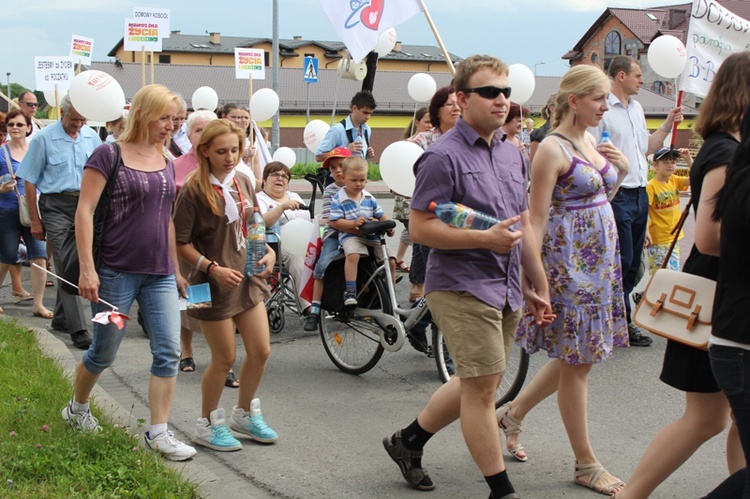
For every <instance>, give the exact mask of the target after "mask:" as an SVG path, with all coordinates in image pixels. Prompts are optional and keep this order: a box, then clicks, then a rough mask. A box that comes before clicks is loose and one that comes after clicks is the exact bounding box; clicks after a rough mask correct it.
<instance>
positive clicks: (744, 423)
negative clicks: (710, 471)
mask: <svg viewBox="0 0 750 499" xmlns="http://www.w3.org/2000/svg"><path fill="white" fill-rule="evenodd" d="M708 356H709V357H710V358H711V370H712V371H713V373H714V377H715V378H716V382H717V383H718V384H719V387H720V388H721V389H722V391H723V392H724V394H725V395H726V396H727V399H728V400H729V405H730V407H731V408H732V413H734V420H735V422H736V423H737V429H738V430H739V434H740V443H741V444H742V450H743V452H744V453H745V463H746V464H745V466H746V467H747V465H748V464H750V350H743V349H741V348H734V347H725V346H721V345H713V346H712V347H711V349H710V350H709V351H708ZM733 476H734V475H733ZM744 476H745V480H744V490H745V491H744V494H743V495H742V498H743V499H750V473H745V475H744ZM730 478H731V477H730ZM736 478H737V477H735V479H736ZM728 480H729V479H727V481H728ZM719 487H721V485H720V486H719ZM724 497H727V496H724ZM732 497H740V496H739V491H738V493H737V494H736V495H733V496H732Z"/></svg>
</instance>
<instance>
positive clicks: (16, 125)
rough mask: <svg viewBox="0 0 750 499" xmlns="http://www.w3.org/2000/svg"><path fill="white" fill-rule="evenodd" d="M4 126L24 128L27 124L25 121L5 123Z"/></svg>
mask: <svg viewBox="0 0 750 499" xmlns="http://www.w3.org/2000/svg"><path fill="white" fill-rule="evenodd" d="M5 126H7V127H8V128H13V127H18V128H26V127H27V126H29V125H27V124H26V123H6V124H5Z"/></svg>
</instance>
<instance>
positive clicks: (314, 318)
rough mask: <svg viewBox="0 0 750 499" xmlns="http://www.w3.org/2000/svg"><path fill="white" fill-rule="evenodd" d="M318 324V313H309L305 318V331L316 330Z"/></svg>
mask: <svg viewBox="0 0 750 499" xmlns="http://www.w3.org/2000/svg"><path fill="white" fill-rule="evenodd" d="M318 325H320V314H313V313H310V314H309V315H308V316H307V319H306V320H305V327H304V328H303V329H304V330H305V331H317V330H318Z"/></svg>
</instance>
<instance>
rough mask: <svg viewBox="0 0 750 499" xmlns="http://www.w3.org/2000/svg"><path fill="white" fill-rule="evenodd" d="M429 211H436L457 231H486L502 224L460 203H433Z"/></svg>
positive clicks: (441, 218) (439, 216)
mask: <svg viewBox="0 0 750 499" xmlns="http://www.w3.org/2000/svg"><path fill="white" fill-rule="evenodd" d="M429 210H430V211H434V212H435V214H436V215H437V216H438V218H440V220H442V221H443V222H445V223H447V224H448V225H450V226H451V227H455V228H457V229H475V230H486V229H489V228H490V227H492V226H493V225H495V224H497V223H500V220H498V219H497V218H495V217H491V216H490V215H487V214H486V213H482V212H481V211H477V210H474V209H472V208H469V207H468V206H464V205H462V204H459V203H453V202H447V203H440V204H437V203H436V202H435V201H433V202H431V203H430V205H429ZM511 230H512V229H511Z"/></svg>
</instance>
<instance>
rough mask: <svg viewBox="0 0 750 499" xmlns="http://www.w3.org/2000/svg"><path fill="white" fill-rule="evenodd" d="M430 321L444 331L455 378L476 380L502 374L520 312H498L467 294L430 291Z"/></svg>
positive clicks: (508, 309) (506, 310)
mask: <svg viewBox="0 0 750 499" xmlns="http://www.w3.org/2000/svg"><path fill="white" fill-rule="evenodd" d="M427 305H429V307H430V312H431V313H432V318H433V319H434V320H435V323H436V324H437V325H438V327H439V328H440V330H441V331H442V332H443V337H444V338H445V343H446V345H447V346H448V351H449V352H450V353H451V356H452V357H453V361H454V363H455V364H456V376H458V377H459V378H475V377H478V376H486V375H489V374H502V373H504V372H505V367H506V358H507V357H508V355H509V353H510V350H511V348H513V338H514V336H515V333H516V327H517V326H518V321H519V320H520V319H521V309H520V308H519V309H518V310H516V311H515V312H514V311H512V310H511V309H510V307H509V306H506V307H505V308H504V309H503V310H498V309H496V308H494V307H491V306H490V305H487V304H486V303H485V302H483V301H481V300H479V299H478V298H477V297H475V296H474V295H472V294H471V293H469V292H467V291H432V292H431V293H429V294H428V295H427Z"/></svg>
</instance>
